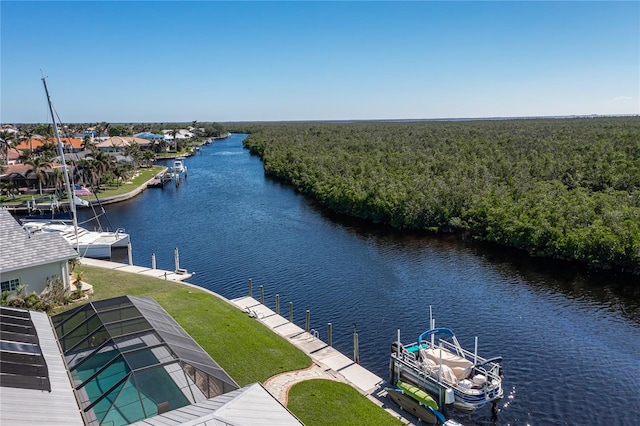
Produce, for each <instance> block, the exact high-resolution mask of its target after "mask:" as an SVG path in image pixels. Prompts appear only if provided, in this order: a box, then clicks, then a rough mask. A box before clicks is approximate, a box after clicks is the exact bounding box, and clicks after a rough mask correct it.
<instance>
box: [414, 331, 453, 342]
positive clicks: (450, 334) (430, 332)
mask: <svg viewBox="0 0 640 426" xmlns="http://www.w3.org/2000/svg"><path fill="white" fill-rule="evenodd" d="M432 334H433V335H438V334H445V335H448V336H451V337H455V334H453V331H451V330H449V329H448V328H432V329H431V330H427V331H425V332H424V333H422V334H421V335H420V337H418V344H420V342H423V341H425V340H427V339H426V338H427V337H429V336H431V335H432Z"/></svg>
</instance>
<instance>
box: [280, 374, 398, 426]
mask: <svg viewBox="0 0 640 426" xmlns="http://www.w3.org/2000/svg"><path fill="white" fill-rule="evenodd" d="M287 408H288V409H289V410H291V412H292V413H293V414H295V415H296V417H298V418H299V419H300V420H302V422H303V423H304V424H305V425H307V426H314V425H372V426H384V425H401V424H403V423H402V422H401V421H400V420H398V419H396V418H395V417H393V416H392V415H390V414H389V413H387V412H386V411H384V410H383V409H381V408H380V407H378V406H377V405H375V404H374V403H372V402H371V401H369V400H368V399H367V397H365V396H364V395H362V394H360V393H359V392H358V391H357V390H355V389H354V388H352V387H351V386H349V385H347V384H345V383H340V382H335V381H333V380H325V379H312V380H306V381H304V382H300V383H297V384H295V385H294V386H293V387H292V388H291V389H290V390H289V403H288V404H287Z"/></svg>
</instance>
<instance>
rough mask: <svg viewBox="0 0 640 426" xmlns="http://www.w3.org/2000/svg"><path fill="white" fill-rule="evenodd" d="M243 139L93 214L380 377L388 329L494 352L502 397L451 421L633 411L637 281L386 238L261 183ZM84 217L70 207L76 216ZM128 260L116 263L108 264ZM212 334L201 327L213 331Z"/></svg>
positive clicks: (564, 418) (568, 419) (638, 338)
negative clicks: (444, 334)
mask: <svg viewBox="0 0 640 426" xmlns="http://www.w3.org/2000/svg"><path fill="white" fill-rule="evenodd" d="M244 137H245V135H233V136H232V137H230V138H228V139H225V140H221V141H217V142H215V143H214V144H213V145H210V146H205V147H203V148H202V150H201V151H200V153H198V154H197V155H195V156H193V157H190V158H188V159H187V160H186V162H185V163H186V166H187V167H188V178H187V179H186V181H185V182H183V183H182V184H181V185H180V186H179V187H176V186H175V185H173V184H169V185H167V186H166V187H165V188H163V189H149V190H147V191H145V192H144V193H142V194H141V195H140V196H138V197H136V198H135V199H133V200H129V201H127V202H124V203H119V204H115V205H109V206H105V208H106V209H107V213H108V217H109V220H110V222H111V224H112V225H113V226H116V227H124V228H125V229H126V230H127V231H128V232H129V233H130V234H131V241H132V244H133V260H134V263H135V264H136V265H141V266H151V255H152V253H155V254H156V259H157V267H158V268H161V269H169V270H173V269H174V267H175V265H174V248H175V247H178V249H179V253H180V266H181V267H182V268H186V269H188V270H189V271H193V272H195V275H194V276H193V277H192V278H191V279H190V280H189V281H190V282H192V283H194V284H197V285H199V286H202V287H204V288H207V289H210V290H213V291H215V292H217V293H219V294H221V295H223V296H225V297H227V298H236V297H240V296H244V295H246V294H247V292H248V279H249V278H252V279H253V283H254V284H253V296H254V297H255V298H256V299H257V298H258V294H259V293H258V286H260V285H262V286H264V294H265V303H266V304H267V305H268V306H270V307H271V308H272V309H275V295H276V294H279V296H280V305H281V306H280V309H281V312H282V313H283V315H284V316H287V315H288V309H289V302H293V309H294V322H296V323H297V324H298V325H300V326H301V327H304V323H305V311H306V310H309V311H310V317H311V327H312V328H314V329H315V330H317V331H318V332H319V335H320V338H321V339H323V340H326V339H327V335H326V330H327V323H329V322H330V323H332V325H333V343H334V346H335V347H336V348H337V349H338V350H340V351H341V352H343V353H344V354H346V355H348V356H352V354H353V339H352V335H353V332H354V330H356V329H357V332H358V336H359V341H360V363H361V364H362V365H363V366H365V367H366V368H368V369H369V370H371V371H373V372H374V373H376V374H378V375H379V376H381V377H383V378H385V379H386V378H388V356H389V351H390V346H391V343H392V341H393V340H394V339H395V338H396V335H397V330H398V329H400V333H401V338H402V340H403V341H404V342H406V343H409V342H413V341H415V339H416V338H417V337H418V335H419V334H420V333H421V332H423V331H425V330H426V329H427V328H428V320H429V309H430V308H431V309H432V311H433V315H434V317H435V319H436V325H437V326H441V327H448V328H451V329H452V330H453V331H454V332H455V333H456V335H457V337H458V339H459V341H460V342H461V344H462V345H463V346H465V347H467V348H469V349H471V350H473V345H474V337H475V336H477V337H478V340H479V353H480V354H481V355H483V356H485V357H487V358H489V357H494V356H502V357H503V358H504V362H503V366H504V374H505V376H504V390H505V397H504V399H503V400H502V401H501V402H500V403H499V404H498V412H497V415H496V416H493V415H492V413H491V409H490V408H489V407H486V408H483V409H481V410H479V411H478V412H476V413H474V414H472V415H467V414H460V413H455V412H451V413H449V414H452V415H453V417H454V418H455V419H457V420H458V421H460V422H462V423H464V424H498V425H508V424H513V425H522V424H531V425H550V424H553V425H561V424H569V425H600V424H608V425H628V424H639V422H640V420H639V416H640V391H639V389H640V291H638V289H639V288H640V282H639V280H637V279H635V278H630V277H619V276H615V275H609V274H593V273H589V272H587V271H585V270H583V269H581V268H574V267H570V266H568V265H566V264H562V263H555V262H550V261H542V260H535V259H530V258H528V257H526V256H522V255H521V254H519V253H514V252H513V251H511V250H501V249H497V248H494V247H488V246H484V245H480V244H471V243H463V242H459V241H456V239H454V238H451V237H445V238H436V237H433V236H429V235H421V234H416V233H401V232H394V231H392V230H389V229H381V228H379V227H374V226H367V225H364V224H362V223H357V222H354V221H349V220H347V219H345V218H339V217H333V216H332V215H330V214H328V213H326V212H323V211H322V210H321V209H319V208H318V207H317V206H316V205H315V204H314V202H313V201H312V200H309V199H308V198H306V197H304V196H301V195H300V194H297V193H296V192H295V191H293V190H292V189H291V188H290V187H288V186H286V185H283V184H280V183H278V182H276V181H274V180H272V179H270V178H267V177H265V176H264V171H263V168H262V163H261V161H260V159H259V158H258V157H256V156H252V155H251V154H249V152H248V151H247V150H245V149H243V148H242V140H243V138H244ZM86 213H87V212H86V211H85V212H82V214H86ZM121 260H122V261H126V259H121ZM211 327H215V324H212V325H211Z"/></svg>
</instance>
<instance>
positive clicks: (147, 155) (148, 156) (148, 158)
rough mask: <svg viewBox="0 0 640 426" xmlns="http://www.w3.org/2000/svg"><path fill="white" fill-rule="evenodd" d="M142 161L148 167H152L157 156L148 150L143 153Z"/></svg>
mask: <svg viewBox="0 0 640 426" xmlns="http://www.w3.org/2000/svg"><path fill="white" fill-rule="evenodd" d="M142 159H143V160H144V162H145V164H146V165H147V166H150V165H151V164H152V163H153V162H154V161H155V159H156V154H155V153H154V152H153V151H152V150H149V149H146V150H144V152H143V153H142Z"/></svg>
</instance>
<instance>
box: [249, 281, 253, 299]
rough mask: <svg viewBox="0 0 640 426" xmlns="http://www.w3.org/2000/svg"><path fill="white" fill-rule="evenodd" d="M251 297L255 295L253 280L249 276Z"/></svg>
mask: <svg viewBox="0 0 640 426" xmlns="http://www.w3.org/2000/svg"><path fill="white" fill-rule="evenodd" d="M249 297H253V280H252V279H251V278H249Z"/></svg>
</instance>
